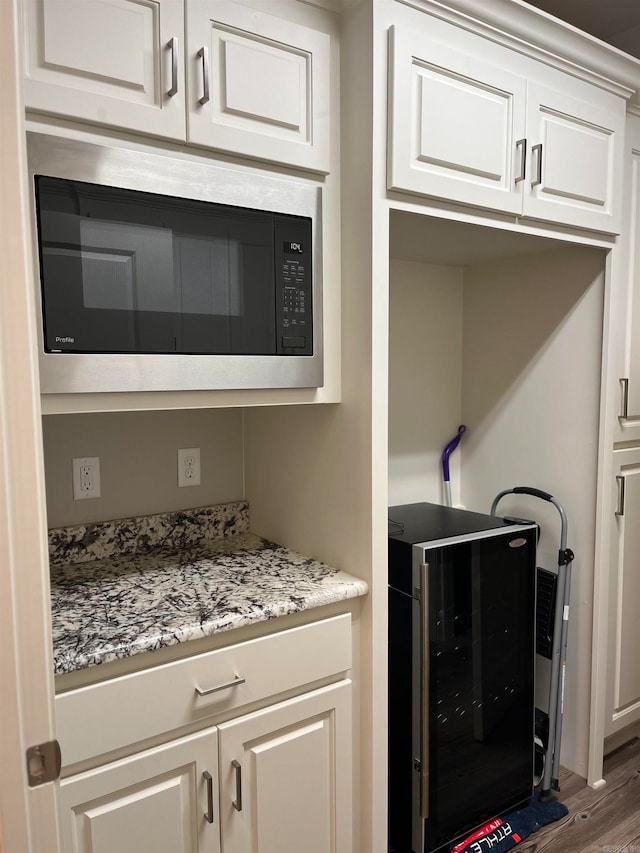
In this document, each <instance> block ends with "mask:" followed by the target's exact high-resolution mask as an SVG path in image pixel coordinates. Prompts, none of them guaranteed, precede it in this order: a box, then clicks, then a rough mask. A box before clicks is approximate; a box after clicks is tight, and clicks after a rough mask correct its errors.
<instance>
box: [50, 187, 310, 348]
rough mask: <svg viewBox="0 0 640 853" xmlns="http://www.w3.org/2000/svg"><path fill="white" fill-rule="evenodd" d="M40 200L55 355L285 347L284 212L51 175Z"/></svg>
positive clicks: (295, 234) (294, 226)
mask: <svg viewBox="0 0 640 853" xmlns="http://www.w3.org/2000/svg"><path fill="white" fill-rule="evenodd" d="M36 201H37V214H38V228H39V246H40V263H41V280H42V298H43V316H44V325H45V348H46V349H47V351H49V352H51V351H53V352H56V351H61V352H104V353H107V352H111V353H125V352H138V353H145V352H148V353H176V352H177V353H207V354H208V353H211V354H216V353H220V354H224V353H238V354H258V355H260V354H265V355H267V354H273V353H276V352H279V351H280V350H279V347H280V345H281V344H280V341H279V338H281V335H278V334H277V332H276V329H277V326H278V323H279V322H280V318H279V316H278V312H279V311H280V312H281V310H282V309H279V308H278V302H277V296H278V294H277V288H276V269H277V266H278V264H279V263H280V265H282V264H281V262H280V259H279V258H276V251H275V249H274V231H275V228H276V226H275V222H274V220H275V218H277V215H275V214H271V213H265V212H262V211H257V210H250V209H246V208H235V207H230V206H223V205H217V204H212V203H208V202H202V201H195V200H190V199H181V198H173V197H168V196H162V195H156V194H153V193H146V192H138V191H134V190H125V189H119V188H112V187H105V186H97V185H93V184H87V183H82V182H78V181H69V180H61V179H57V178H48V177H42V176H38V177H36ZM287 220H288V222H289V221H290V220H291V221H292V220H295V217H293V218H292V217H287ZM302 221H303V222H304V223H305V224H306V227H307V228H310V225H309V223H308V220H302ZM287 227H289V228H292V229H293V233H292V236H293V237H295V238H297V237H298V232H297V231H295V228H298V229H299V228H300V227H301V226H300V225H299V223H295V224H294V225H292V226H289V224H288V223H287ZM307 242H309V241H307ZM288 323H289V321H287V327H288ZM309 337H310V335H309Z"/></svg>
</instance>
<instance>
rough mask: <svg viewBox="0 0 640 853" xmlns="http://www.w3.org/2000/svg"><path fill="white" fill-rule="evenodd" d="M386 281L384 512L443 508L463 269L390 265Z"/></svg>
mask: <svg viewBox="0 0 640 853" xmlns="http://www.w3.org/2000/svg"><path fill="white" fill-rule="evenodd" d="M389 277H390V283H389V290H390V296H389V352H390V359H389V506H394V505H397V504H404V503H414V502H418V501H430V502H433V503H444V496H443V491H442V471H441V467H440V454H441V452H442V449H443V448H444V447H445V445H446V444H447V443H448V442H449V441H450V440H451V438H452V437H453V436H454V435H455V433H456V431H457V429H458V426H459V425H460V424H461V423H462V421H461V417H462V285H463V270H462V268H461V267H451V266H436V265H432V264H425V263H418V262H415V261H402V260H392V261H391V265H390V271H389ZM459 459H460V451H459V450H458V451H456V452H455V454H453V455H452V456H451V481H452V489H451V491H452V497H453V502H454V503H456V502H457V497H458V495H459V470H460V469H459Z"/></svg>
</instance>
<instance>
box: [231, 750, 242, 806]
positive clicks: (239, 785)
mask: <svg viewBox="0 0 640 853" xmlns="http://www.w3.org/2000/svg"><path fill="white" fill-rule="evenodd" d="M231 766H232V767H233V769H234V770H235V771H236V798H235V800H233V801H232V803H231V805H232V806H233V807H234V809H235V810H236V811H238V812H241V811H242V767H241V765H240V762H239V761H236V760H235V758H234V759H233V761H232V762H231Z"/></svg>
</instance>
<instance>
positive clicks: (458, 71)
mask: <svg viewBox="0 0 640 853" xmlns="http://www.w3.org/2000/svg"><path fill="white" fill-rule="evenodd" d="M389 48H390V51H389V57H390V58H389V73H390V92H389V106H390V114H389V149H388V150H389V162H388V176H387V183H388V187H389V189H396V190H403V191H405V192H411V193H418V194H420V195H428V196H435V197H437V198H444V199H448V200H450V201H455V202H461V203H463V204H472V205H475V206H478V207H487V208H492V209H494V210H500V211H504V212H506V213H514V214H519V213H520V212H521V210H522V185H523V183H524V182H523V181H522V180H517V179H518V178H520V173H521V170H522V167H523V157H524V143H520V144H518V143H519V141H520V140H522V139H524V135H525V134H524V125H525V88H526V82H525V80H524V79H523V78H522V77H518V76H516V75H514V74H511V73H510V72H509V71H506V70H504V69H503V68H498V67H495V66H492V65H488V64H486V63H484V62H482V61H480V60H478V59H476V58H474V57H473V56H470V55H468V54H465V53H459V52H458V51H455V50H453V49H451V48H450V47H448V46H447V45H446V44H443V43H442V42H439V41H435V40H433V39H430V38H428V37H426V36H425V35H424V33H423V32H421V31H419V30H405V29H403V28H399V27H391V28H390V44H389Z"/></svg>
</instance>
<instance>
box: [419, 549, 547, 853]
mask: <svg viewBox="0 0 640 853" xmlns="http://www.w3.org/2000/svg"><path fill="white" fill-rule="evenodd" d="M527 535H528V536H529V538H531V536H533V534H527ZM513 538H514V537H513V536H511V535H508V536H504V535H503V536H499V537H489V538H487V539H482V540H479V541H475V542H469V543H462V544H458V545H456V546H455V547H445V548H442V549H439V550H435V551H429V552H427V553H428V557H427V559H428V562H429V610H430V642H429V685H430V730H431V738H430V768H429V769H430V777H431V780H432V781H433V782H436V780H437V783H436V784H432V785H431V786H430V797H429V800H430V803H429V820H428V827H427V843H426V850H435V849H437V848H438V847H439V846H440V845H441V844H442V843H443V842H444V841H449V840H450V839H452V838H453V837H454V836H457V835H459V834H460V833H462V832H464V831H465V829H467V828H469V829H471V828H473V827H475V826H477V825H478V824H480V823H483V822H485V821H487V820H490V819H491V818H492V817H495V815H496V811H497V809H500V810H501V811H504V810H507V809H509V808H510V807H512V806H515V805H517V804H519V803H520V802H521V801H522V800H523V799H527V798H528V797H529V796H530V795H531V792H532V776H533V764H532V762H533V705H534V702H533V677H534V667H533V662H534V601H535V592H534V581H535V568H534V565H533V563H534V556H533V555H534V553H535V552H534V548H533V547H526V546H523V547H516V548H512V547H509V544H508V543H509V541H511V540H512V539H513Z"/></svg>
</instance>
